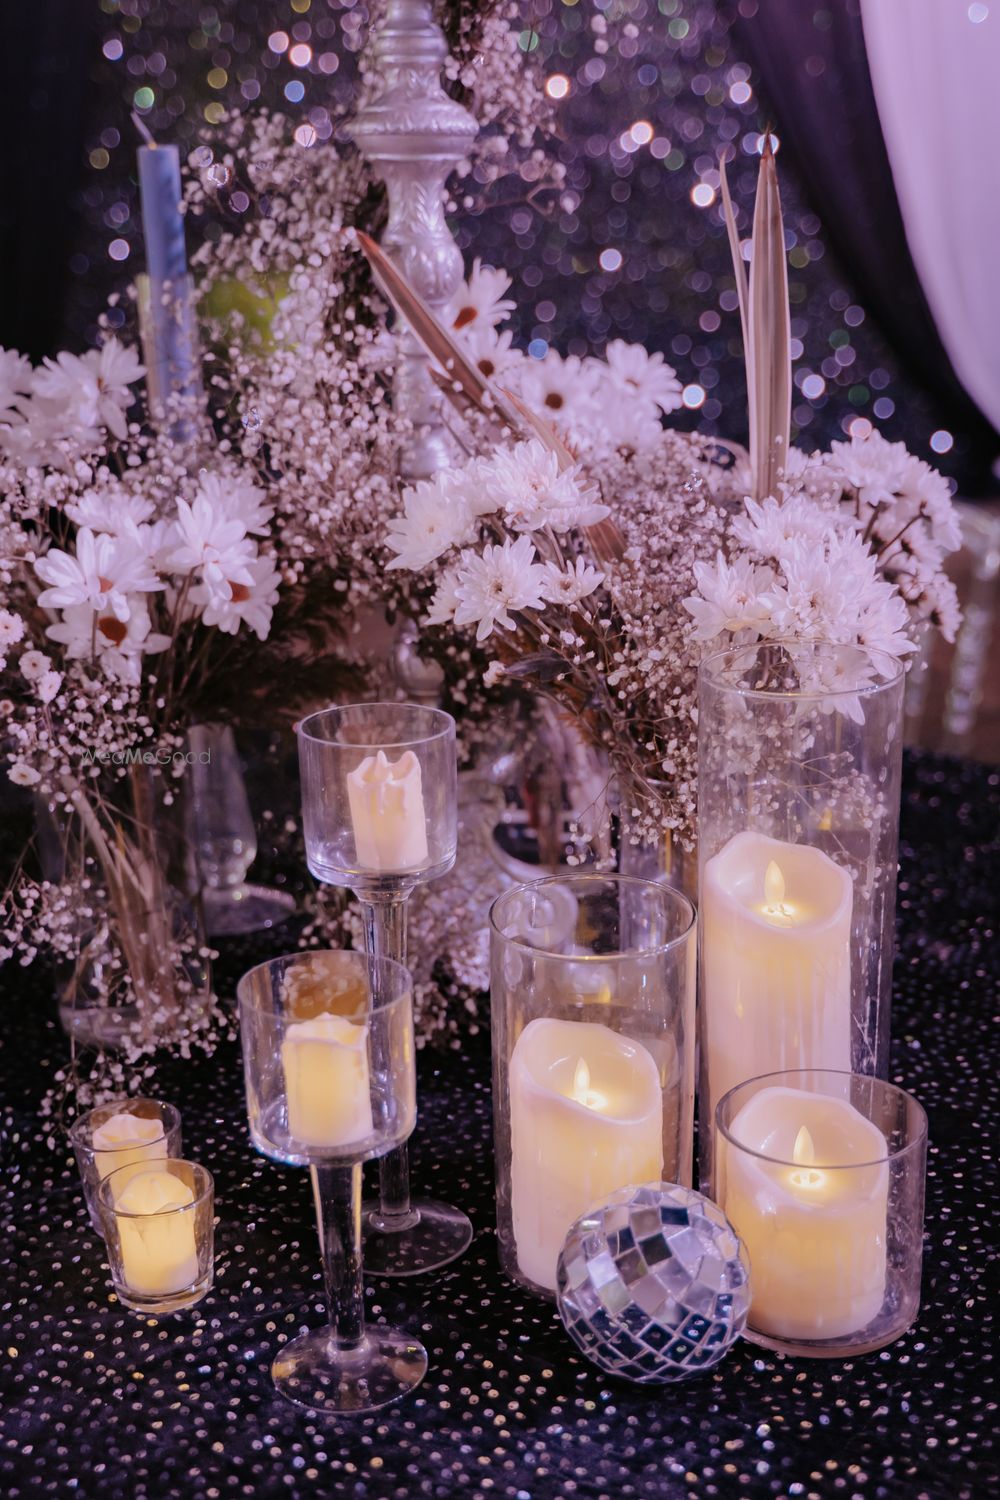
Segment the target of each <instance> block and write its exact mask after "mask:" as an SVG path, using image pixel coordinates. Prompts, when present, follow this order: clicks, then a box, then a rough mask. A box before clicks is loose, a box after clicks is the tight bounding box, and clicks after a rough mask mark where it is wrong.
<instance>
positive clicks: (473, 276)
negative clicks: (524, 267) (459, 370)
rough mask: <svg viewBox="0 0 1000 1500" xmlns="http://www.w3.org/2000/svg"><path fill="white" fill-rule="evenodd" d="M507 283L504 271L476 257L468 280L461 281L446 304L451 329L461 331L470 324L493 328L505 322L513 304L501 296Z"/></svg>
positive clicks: (504, 296)
mask: <svg viewBox="0 0 1000 1500" xmlns="http://www.w3.org/2000/svg"><path fill="white" fill-rule="evenodd" d="M510 284H511V283H510V277H509V276H508V275H507V272H506V271H497V270H494V268H493V267H492V266H484V265H483V263H482V261H480V260H479V259H478V258H477V259H476V260H475V261H473V263H472V271H471V272H470V274H469V279H468V281H465V282H463V283H462V285H461V287H460V288H459V290H458V291H457V292H456V294H455V296H454V297H453V298H452V300H451V303H450V305H449V307H448V312H447V319H448V322H449V323H450V324H451V326H452V328H454V329H456V330H459V331H461V330H462V329H464V328H471V327H472V326H473V325H476V326H479V327H481V326H482V325H483V324H488V325H489V326H490V327H495V326H496V324H497V323H503V322H505V321H506V320H507V318H509V317H510V314H511V313H512V312H513V311H514V310H515V308H516V306H517V304H516V303H515V302H512V301H511V300H510V298H509V297H507V296H506V295H505V294H506V293H507V292H508V291H509V290H510Z"/></svg>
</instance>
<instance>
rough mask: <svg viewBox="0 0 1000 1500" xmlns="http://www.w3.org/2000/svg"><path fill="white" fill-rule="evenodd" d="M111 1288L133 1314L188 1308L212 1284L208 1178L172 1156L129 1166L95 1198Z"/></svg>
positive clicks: (212, 1209)
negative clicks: (108, 1266)
mask: <svg viewBox="0 0 1000 1500" xmlns="http://www.w3.org/2000/svg"><path fill="white" fill-rule="evenodd" d="M98 1203H99V1206H100V1210H101V1216H102V1218H103V1221H104V1238H105V1242H106V1244H107V1249H108V1263H109V1265H110V1267H111V1282H112V1285H113V1286H114V1289H115V1293H116V1295H117V1297H118V1300H119V1302H121V1303H123V1304H124V1306H125V1307H130V1308H131V1309H132V1310H133V1312H142V1313H171V1312H180V1311H181V1309H182V1308H185V1307H193V1306H194V1305H195V1303H196V1302H200V1301H201V1299H202V1297H204V1295H205V1293H206V1292H207V1291H208V1290H209V1289H210V1287H211V1285H212V1279H213V1274H214V1267H215V1256H214V1237H215V1191H214V1183H213V1181H212V1174H211V1173H210V1172H208V1171H206V1170H205V1168H204V1167H200V1166H198V1164H197V1163H196V1162H193V1161H181V1160H180V1159H179V1158H175V1157H171V1158H168V1159H167V1160H166V1161H163V1162H161V1163H158V1164H157V1165H155V1166H152V1167H151V1166H150V1165H149V1164H148V1163H146V1162H142V1161H138V1162H132V1163H131V1164H130V1165H129V1166H126V1167H119V1168H118V1169H117V1170H116V1171H114V1172H112V1173H110V1175H109V1176H107V1177H105V1179H104V1180H103V1182H102V1183H101V1186H100V1190H99V1192H98Z"/></svg>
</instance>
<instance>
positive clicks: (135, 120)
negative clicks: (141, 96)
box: [131, 109, 156, 151]
mask: <svg viewBox="0 0 1000 1500" xmlns="http://www.w3.org/2000/svg"><path fill="white" fill-rule="evenodd" d="M131 114H132V124H133V125H134V126H135V128H136V130H137V131H138V132H139V134H140V135H141V136H142V138H143V140H144V141H145V143H146V145H147V146H151V147H152V149H153V150H154V151H155V150H156V142H155V141H154V139H153V137H152V134H151V132H150V129H149V126H148V125H147V124H146V122H145V120H144V119H142V117H141V116H140V115H137V114H136V112H135V110H134V109H133V110H132V111H131Z"/></svg>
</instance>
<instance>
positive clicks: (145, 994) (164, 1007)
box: [36, 764, 211, 1051]
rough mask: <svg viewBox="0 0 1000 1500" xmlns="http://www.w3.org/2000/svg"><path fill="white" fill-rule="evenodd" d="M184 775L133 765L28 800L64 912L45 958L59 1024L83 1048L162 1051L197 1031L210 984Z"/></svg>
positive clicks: (45, 868)
mask: <svg viewBox="0 0 1000 1500" xmlns="http://www.w3.org/2000/svg"><path fill="white" fill-rule="evenodd" d="M183 782H184V778H183V777H180V778H175V777H173V776H172V775H171V774H170V773H169V770H165V769H164V768H163V767H161V766H159V765H148V764H139V765H134V766H131V767H129V768H128V769H127V770H126V771H124V772H123V773H121V774H119V775H116V776H112V775H109V774H102V775H101V776H99V777H96V778H94V779H93V780H92V781H89V782H87V783H86V784H82V783H80V784H74V785H71V786H67V787H63V788H60V792H61V795H59V796H58V797H57V796H55V795H48V796H41V795H40V796H37V797H36V823H37V827H38V846H39V855H40V861H41V864H42V872H43V875H44V876H45V878H46V879H47V880H49V881H51V882H52V883H53V884H54V885H58V886H60V887H61V888H62V890H63V892H64V893H65V896H66V899H67V902H68V911H69V915H68V917H67V920H66V922H65V923H64V925H63V926H62V927H61V928H60V932H59V941H58V949H57V953H56V960H57V961H56V975H57V992H58V999H59V1016H60V1021H61V1023H62V1026H63V1029H64V1030H65V1031H66V1032H67V1034H68V1035H69V1036H70V1037H71V1038H72V1039H73V1040H74V1041H75V1042H77V1043H79V1044H80V1045H82V1046H87V1047H98V1048H102V1047H115V1048H117V1047H133V1046H134V1047H138V1048H140V1049H142V1050H144V1051H148V1050H151V1049H153V1048H155V1047H158V1046H164V1045H169V1044H170V1043H172V1042H174V1041H177V1040H179V1039H180V1038H181V1037H182V1036H184V1035H186V1034H190V1032H191V1031H192V1030H198V1029H200V1028H201V1027H202V1025H203V1024H204V1022H205V1019H206V1017H207V1015H208V1013H209V1010H210V1006H211V977H210V972H209V966H208V961H207V959H206V958H205V946H204V934H203V932H202V927H201V920H200V913H199V908H198V903H197V882H196V877H195V869H194V862H193V859H192V857H191V852H190V847H189V843H188V840H187V836H186V819H185V814H184V788H183Z"/></svg>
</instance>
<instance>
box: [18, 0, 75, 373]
mask: <svg viewBox="0 0 1000 1500" xmlns="http://www.w3.org/2000/svg"><path fill="white" fill-rule="evenodd" d="M99 18H100V12H99V8H98V4H97V0H5V3H4V5H3V35H2V46H0V345H2V346H3V347H5V348H15V349H20V350H21V351H22V352H23V353H25V354H30V355H31V356H32V358H33V359H36V360H37V359H40V358H41V357H42V356H43V355H45V354H53V353H55V352H56V351H57V350H58V349H59V348H60V347H61V346H62V344H63V330H64V323H65V310H66V299H67V295H68V292H69V286H70V271H69V258H70V255H71V254H72V248H73V234H74V229H75V224H76V211H75V203H76V199H77V194H78V192H79V189H80V186H81V183H82V180H83V174H84V170H85V156H84V140H85V135H86V116H87V110H88V106H89V104H90V93H91V82H90V79H91V73H92V69H93V64H94V60H95V57H96V56H97V54H98V47H99V41H98V38H99V31H98V21H99Z"/></svg>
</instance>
